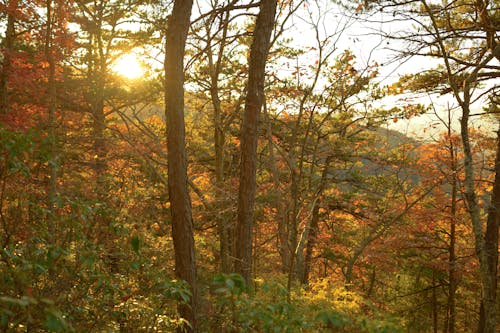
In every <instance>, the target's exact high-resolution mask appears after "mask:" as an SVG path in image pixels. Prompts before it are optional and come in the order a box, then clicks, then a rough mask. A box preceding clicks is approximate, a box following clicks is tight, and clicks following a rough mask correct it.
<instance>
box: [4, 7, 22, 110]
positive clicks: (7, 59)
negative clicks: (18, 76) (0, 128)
mask: <svg viewBox="0 0 500 333" xmlns="http://www.w3.org/2000/svg"><path fill="white" fill-rule="evenodd" d="M17 5H18V1H17V0H12V1H9V2H8V5H7V7H8V8H7V10H8V13H7V29H6V30H5V38H4V40H3V43H2V49H3V50H2V51H3V52H2V55H3V61H2V71H1V72H0V115H5V114H7V113H8V110H9V78H10V73H11V70H12V63H11V53H12V51H13V50H14V40H15V33H16V32H15V21H16V20H15V17H14V11H15V10H16V8H17Z"/></svg>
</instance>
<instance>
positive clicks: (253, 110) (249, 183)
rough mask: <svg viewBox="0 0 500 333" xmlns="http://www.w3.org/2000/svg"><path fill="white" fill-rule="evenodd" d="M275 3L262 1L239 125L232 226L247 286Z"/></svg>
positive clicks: (237, 267) (274, 0)
mask: <svg viewBox="0 0 500 333" xmlns="http://www.w3.org/2000/svg"><path fill="white" fill-rule="evenodd" d="M276 6H277V0H262V1H261V3H260V12H259V14H258V16H257V21H256V24H255V30H254V35H253V41H252V45H251V46H250V57H249V68H248V83H247V95H246V98H245V110H244V115H243V121H242V124H241V134H240V135H241V140H240V145H241V169H240V185H239V192H238V220H237V224H236V244H237V246H236V248H235V271H236V272H237V273H239V274H241V275H242V276H243V278H244V279H245V281H246V282H247V285H248V286H250V279H251V273H252V238H253V237H252V232H253V222H254V221H253V220H254V206H255V189H256V179H255V176H256V169H257V139H258V124H259V115H260V110H261V108H262V102H263V100H264V76H265V67H266V61H267V54H268V51H269V45H270V38H271V32H272V30H273V26H274V22H275V15H276Z"/></svg>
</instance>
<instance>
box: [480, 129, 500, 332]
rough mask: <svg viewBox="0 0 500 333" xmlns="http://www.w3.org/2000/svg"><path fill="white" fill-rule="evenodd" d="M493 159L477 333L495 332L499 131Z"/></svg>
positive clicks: (498, 212)
mask: <svg viewBox="0 0 500 333" xmlns="http://www.w3.org/2000/svg"><path fill="white" fill-rule="evenodd" d="M496 154H497V155H496V158H495V181H494V183H493V192H492V193H491V202H490V206H489V208H488V218H487V221H486V233H485V235H484V245H483V251H484V256H482V257H483V258H484V259H483V260H485V262H484V263H482V264H483V265H484V266H485V267H484V268H485V272H484V273H483V272H482V274H481V275H484V276H482V280H483V297H482V300H481V309H480V313H479V332H481V333H483V332H484V333H491V332H496V302H497V301H496V299H497V297H496V294H497V283H498V282H497V279H498V278H497V267H498V231H499V230H498V227H499V219H500V130H499V132H498V133H497V152H496Z"/></svg>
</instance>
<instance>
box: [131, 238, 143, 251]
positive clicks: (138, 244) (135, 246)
mask: <svg viewBox="0 0 500 333" xmlns="http://www.w3.org/2000/svg"><path fill="white" fill-rule="evenodd" d="M130 243H131V244H132V249H133V250H134V252H135V253H137V254H139V249H140V247H141V240H140V239H139V236H137V235H134V236H132V239H131V240H130Z"/></svg>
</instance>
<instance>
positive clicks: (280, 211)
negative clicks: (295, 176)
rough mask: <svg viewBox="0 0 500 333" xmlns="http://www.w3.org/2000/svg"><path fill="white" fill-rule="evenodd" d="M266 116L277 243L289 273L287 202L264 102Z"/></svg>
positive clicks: (282, 261) (282, 263)
mask: <svg viewBox="0 0 500 333" xmlns="http://www.w3.org/2000/svg"><path fill="white" fill-rule="evenodd" d="M264 116H265V122H266V125H267V130H266V134H267V144H268V146H269V169H270V171H271V176H272V180H273V192H274V193H273V194H274V202H275V207H276V220H277V224H278V235H277V243H278V252H279V255H280V257H281V271H282V272H283V273H287V272H288V269H289V267H290V254H291V253H292V252H291V251H290V249H289V244H288V231H287V225H286V219H285V215H286V212H285V204H284V200H283V197H282V194H281V189H280V183H281V181H280V173H279V170H278V166H277V163H276V161H277V158H276V154H275V151H274V142H273V132H272V124H271V119H270V117H269V113H268V112H267V107H266V103H264Z"/></svg>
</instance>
